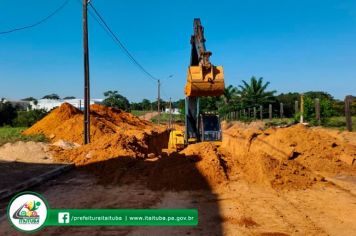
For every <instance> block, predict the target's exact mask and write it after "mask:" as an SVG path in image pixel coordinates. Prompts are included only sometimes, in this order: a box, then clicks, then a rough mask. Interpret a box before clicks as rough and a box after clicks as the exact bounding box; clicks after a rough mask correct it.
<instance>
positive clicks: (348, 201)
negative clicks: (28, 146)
mask: <svg viewBox="0 0 356 236" xmlns="http://www.w3.org/2000/svg"><path fill="white" fill-rule="evenodd" d="M140 165H141V166H140ZM141 168H142V163H141V164H136V165H133V166H131V167H130V168H127V169H126V170H124V171H123V172H122V173H121V174H120V180H119V181H114V180H113V182H115V184H108V183H105V184H104V183H101V184H99V182H100V181H99V182H98V179H97V178H98V176H95V174H93V173H92V172H91V171H89V170H86V169H81V170H74V171H71V172H70V173H67V174H64V175H63V176H61V177H60V178H58V179H55V180H51V181H49V182H47V183H45V184H44V185H42V186H39V187H37V188H34V189H31V190H33V191H36V192H39V193H41V194H43V195H44V196H45V197H46V199H47V200H48V202H49V203H50V206H51V207H52V208H197V209H198V211H199V225H198V226H197V227H88V228H85V227H47V228H46V229H44V230H43V231H41V232H39V233H38V234H39V235H58V234H67V235H69V234H70V235H113V234H115V235H141V234H146V235H147V234H148V235H172V234H175V235H354V234H355V232H356V225H355V224H354V219H356V196H355V195H354V194H352V193H350V192H349V191H346V190H343V189H341V188H339V187H337V186H335V185H333V184H331V183H329V182H320V183H318V184H316V185H314V186H313V187H312V188H310V189H306V190H290V191H276V190H272V189H270V188H265V187H261V186H259V185H254V184H251V183H248V182H246V181H245V180H244V179H242V178H240V177H239V176H235V177H233V179H232V180H231V181H230V183H229V185H222V186H219V187H218V188H214V189H212V188H210V187H207V188H206V189H201V190H194V191H191V190H182V191H167V190H165V189H151V188H149V187H148V184H147V180H146V179H145V176H144V175H142V174H141V173H140V172H141ZM171 175H174V176H176V177H177V178H180V170H179V169H177V170H176V171H175V172H171ZM350 183H351V182H350ZM171 184H174V183H171ZM353 184H355V182H354V183H353ZM6 205H7V201H3V202H1V204H0V207H1V208H3V209H4V208H5V207H6ZM0 232H2V234H5V235H20V233H18V232H16V231H15V230H14V229H12V228H11V227H10V226H9V224H8V223H7V221H6V220H3V221H2V222H1V223H0Z"/></svg>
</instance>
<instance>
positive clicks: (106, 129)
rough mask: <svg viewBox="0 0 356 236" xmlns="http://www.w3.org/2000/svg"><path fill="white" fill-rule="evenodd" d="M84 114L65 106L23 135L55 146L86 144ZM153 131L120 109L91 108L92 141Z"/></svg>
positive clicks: (100, 106) (146, 124) (55, 110)
mask: <svg viewBox="0 0 356 236" xmlns="http://www.w3.org/2000/svg"><path fill="white" fill-rule="evenodd" d="M83 119H84V116H83V112H82V111H80V110H79V109H77V108H75V107H74V106H72V105H70V104H68V103H64V104H62V105H61V106H60V107H58V108H56V109H54V110H53V111H52V112H51V113H49V114H48V115H47V116H46V117H44V118H43V119H42V120H40V121H38V122H37V123H36V124H34V125H33V126H32V127H30V128H29V129H27V130H25V131H24V132H23V134H24V135H32V134H44V135H45V136H47V137H48V138H50V139H51V140H52V141H53V142H54V141H58V140H65V141H69V142H74V143H78V144H83ZM145 129H147V130H152V129H153V125H151V124H150V123H149V122H147V121H144V120H141V119H139V118H138V117H136V116H134V115H132V114H130V113H127V112H123V111H121V110H119V109H115V108H111V107H106V106H102V105H98V104H94V105H91V106H90V136H91V140H92V141H94V142H95V141H97V140H100V139H101V138H102V137H103V136H105V135H108V134H115V133H126V132H129V133H132V132H130V131H137V130H140V131H143V130H145Z"/></svg>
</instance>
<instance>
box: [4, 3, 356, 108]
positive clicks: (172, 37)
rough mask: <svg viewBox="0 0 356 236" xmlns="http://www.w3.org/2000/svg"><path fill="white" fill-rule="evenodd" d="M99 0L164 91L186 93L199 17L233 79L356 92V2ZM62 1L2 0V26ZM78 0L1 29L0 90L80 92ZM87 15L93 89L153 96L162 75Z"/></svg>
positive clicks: (216, 57) (218, 61) (97, 93)
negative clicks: (124, 49) (194, 28)
mask: <svg viewBox="0 0 356 236" xmlns="http://www.w3.org/2000/svg"><path fill="white" fill-rule="evenodd" d="M91 1H92V3H93V4H94V5H95V6H96V8H97V10H99V11H100V13H101V14H102V15H103V16H104V18H105V19H106V21H107V23H108V24H109V25H110V26H111V28H112V29H113V31H114V32H116V33H117V34H118V35H119V37H120V39H121V40H122V41H123V42H124V44H125V45H126V47H127V48H128V49H129V50H130V51H131V53H132V54H133V55H134V56H135V58H136V59H137V60H138V61H139V62H140V63H141V64H142V65H143V66H144V67H145V68H146V69H147V70H148V71H149V72H150V73H152V74H153V75H154V76H155V77H157V78H161V79H162V80H163V85H162V90H163V91H162V97H163V98H164V99H168V98H169V97H172V99H174V100H175V99H178V98H183V96H184V94H183V87H184V84H185V80H186V70H187V66H188V63H189V59H190V43H189V40H190V35H191V33H192V22H193V18H194V17H200V18H201V20H202V24H203V26H204V27H205V37H206V39H207V42H206V46H207V48H208V50H210V51H212V52H213V55H212V57H211V61H212V62H213V63H214V64H215V65H223V66H224V69H225V80H226V84H233V85H235V86H236V85H238V84H240V83H241V80H248V79H249V78H250V77H251V76H253V75H255V76H257V77H260V76H262V77H264V79H265V80H266V81H270V82H271V85H270V88H271V89H275V90H277V91H278V92H279V93H281V92H289V91H296V92H303V91H309V90H323V91H327V92H329V93H331V94H332V95H333V96H335V97H336V98H340V99H342V98H343V97H344V96H345V95H347V94H354V95H356V94H355V91H356V43H355V42H356V1H347V0H345V1H337V0H333V1H331V0H314V1H310V0H309V1H307V0H298V1H297V0H295V1H290V0H279V1H277V0H275V1H262V0H260V1H255V0H251V1H224V0H220V1H208V0H205V1H189V0H172V1H164V0H152V1H137V0H122V1H114V0H105V1H103V0H91ZM62 2H63V0H20V1H13V0H1V1H0V31H3V30H7V29H11V28H14V27H19V26H23V25H26V24H30V23H33V22H36V21H37V20H39V19H41V18H43V17H45V16H46V15H48V14H49V13H50V12H52V11H53V10H54V9H55V8H57V7H58V6H59V5H60V4H62ZM79 2H80V0H71V1H70V3H69V4H68V5H67V6H66V7H65V8H64V9H63V10H62V11H61V12H59V13H58V14H57V15H55V16H54V17H53V18H51V19H50V20H48V21H47V22H46V23H44V24H42V25H39V26H37V27H35V28H32V29H28V30H23V31H19V32H15V33H12V34H7V35H0V82H1V86H0V97H7V98H11V99H20V98H24V97H28V96H34V97H36V98H40V97H42V96H44V95H46V94H49V93H58V94H59V95H60V96H69V95H73V96H76V97H82V94H83V56H82V50H83V49H82V25H81V24H82V21H81V20H82V19H81V17H82V12H81V5H80V3H79ZM20 4H21V5H20ZM20 6H21V7H20ZM89 20H90V21H89V27H90V29H89V44H90V66H91V67H90V70H91V71H90V73H91V93H92V97H93V98H101V97H103V95H102V93H103V92H104V91H106V90H118V91H119V92H120V93H121V94H122V95H124V96H126V97H127V98H128V99H129V100H131V101H140V100H142V99H143V98H149V99H155V98H156V96H157V94H156V92H157V90H156V89H157V88H156V87H157V84H156V83H155V82H154V81H152V80H150V79H148V78H147V77H146V76H145V75H144V74H142V73H141V72H140V71H139V70H138V69H137V68H136V67H135V66H134V65H132V64H131V63H130V61H129V60H128V59H127V57H126V56H125V55H124V54H123V53H122V51H121V50H120V49H119V48H118V46H117V45H116V44H115V43H114V42H113V41H112V40H111V39H110V38H109V37H108V36H107V35H106V33H105V32H104V31H103V30H102V29H101V28H100V27H99V26H98V24H97V22H95V21H94V20H93V19H91V18H89ZM171 74H173V75H174V77H173V78H170V79H165V78H166V77H168V76H169V75H171Z"/></svg>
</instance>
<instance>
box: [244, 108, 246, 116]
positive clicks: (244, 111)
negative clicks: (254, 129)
mask: <svg viewBox="0 0 356 236" xmlns="http://www.w3.org/2000/svg"><path fill="white" fill-rule="evenodd" d="M244 118H246V109H244Z"/></svg>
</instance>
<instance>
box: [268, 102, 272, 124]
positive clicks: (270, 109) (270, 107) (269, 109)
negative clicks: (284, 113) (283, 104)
mask: <svg viewBox="0 0 356 236" xmlns="http://www.w3.org/2000/svg"><path fill="white" fill-rule="evenodd" d="M268 113H269V114H268V115H269V120H272V104H269V106H268Z"/></svg>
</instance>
